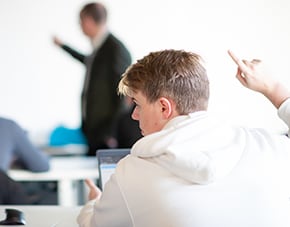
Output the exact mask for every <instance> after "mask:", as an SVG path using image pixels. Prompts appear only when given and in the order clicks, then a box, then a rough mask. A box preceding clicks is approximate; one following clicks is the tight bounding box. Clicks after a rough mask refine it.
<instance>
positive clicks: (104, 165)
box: [96, 148, 130, 190]
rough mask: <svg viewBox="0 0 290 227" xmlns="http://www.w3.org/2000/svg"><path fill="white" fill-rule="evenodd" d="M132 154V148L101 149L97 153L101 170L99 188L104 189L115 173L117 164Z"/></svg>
mask: <svg viewBox="0 0 290 227" xmlns="http://www.w3.org/2000/svg"><path fill="white" fill-rule="evenodd" d="M128 154H130V148H119V149H99V150H97V152H96V155H97V159H98V169H99V187H100V189H101V190H103V189H104V186H105V184H106V182H107V181H108V180H109V179H110V177H111V175H112V174H113V173H114V172H115V168H116V166H117V163H118V162H119V161H120V160H121V159H122V158H124V157H125V156H127V155H128Z"/></svg>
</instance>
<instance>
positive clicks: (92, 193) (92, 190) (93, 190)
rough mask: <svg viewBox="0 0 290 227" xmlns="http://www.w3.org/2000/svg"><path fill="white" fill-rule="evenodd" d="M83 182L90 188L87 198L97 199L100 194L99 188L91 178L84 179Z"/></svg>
mask: <svg viewBox="0 0 290 227" xmlns="http://www.w3.org/2000/svg"><path fill="white" fill-rule="evenodd" d="M85 182H86V184H87V186H88V187H89V189H90V192H89V196H88V199H89V200H93V199H97V200H99V199H100V198H101V195H102V192H101V190H100V189H99V188H98V187H97V186H96V185H95V183H94V182H93V181H92V180H90V179H86V180H85Z"/></svg>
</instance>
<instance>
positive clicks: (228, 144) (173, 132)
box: [131, 111, 246, 184]
mask: <svg viewBox="0 0 290 227" xmlns="http://www.w3.org/2000/svg"><path fill="white" fill-rule="evenodd" d="M245 140H246V139H245V133H244V130H243V129H242V128H233V127H230V126H228V125H225V124H224V123H222V122H221V121H220V119H214V118H211V117H209V115H208V113H207V112H205V111H200V112H195V113H192V114H189V115H183V116H178V117H176V118H174V119H172V120H171V121H169V122H168V123H167V124H166V125H165V127H164V128H163V129H162V130H161V131H159V132H156V133H153V134H150V135H148V136H145V137H143V138H142V139H140V140H138V141H137V142H136V143H135V144H134V146H133V147H132V150H131V154H132V155H134V156H138V157H139V158H143V159H147V160H148V161H151V162H154V163H158V165H160V166H162V167H164V168H166V169H167V170H168V171H170V172H171V173H173V174H174V175H177V176H179V177H181V178H183V179H185V180H187V181H190V182H192V183H197V184H208V183H211V182H213V181H215V180H216V179H219V178H222V177H225V176H226V175H228V174H229V173H230V172H231V170H232V169H233V168H234V167H235V166H236V165H237V163H238V161H239V160H240V158H241V155H242V153H243V151H244V148H245Z"/></svg>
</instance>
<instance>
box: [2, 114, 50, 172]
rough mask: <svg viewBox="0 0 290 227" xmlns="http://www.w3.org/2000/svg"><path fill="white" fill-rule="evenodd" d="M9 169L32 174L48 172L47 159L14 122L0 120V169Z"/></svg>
mask: <svg viewBox="0 0 290 227" xmlns="http://www.w3.org/2000/svg"><path fill="white" fill-rule="evenodd" d="M11 167H17V168H22V169H27V170H30V171H33V172H44V171H48V170H49V157H48V156H47V155H46V154H45V153H44V152H42V151H40V150H38V149H37V148H36V147H35V146H34V145H33V144H32V143H31V141H30V140H29V138H28V135H27V133H26V132H25V131H24V130H23V129H22V128H21V127H20V126H19V125H18V124H17V123H16V122H14V121H12V120H10V119H5V118H0V169H1V170H3V171H7V170H8V169H10V168H11Z"/></svg>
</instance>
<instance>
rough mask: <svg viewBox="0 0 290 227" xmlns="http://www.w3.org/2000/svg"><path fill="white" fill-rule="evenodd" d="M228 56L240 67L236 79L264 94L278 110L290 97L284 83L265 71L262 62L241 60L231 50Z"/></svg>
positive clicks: (289, 92)
mask: <svg viewBox="0 0 290 227" xmlns="http://www.w3.org/2000/svg"><path fill="white" fill-rule="evenodd" d="M228 54H229V55H230V57H231V58H232V59H233V61H234V62H235V63H236V64H237V66H238V69H237V74H236V77H237V79H238V80H239V81H240V82H241V84H242V85H243V86H245V87H247V88H249V89H251V90H253V91H257V92H260V93H262V94H263V95H264V96H265V97H267V98H268V99H269V100H270V101H271V102H272V104H273V105H274V106H275V107H276V108H277V109H278V108H279V107H280V105H281V104H282V103H283V102H284V101H285V100H286V99H287V98H289V97H290V91H289V90H288V89H287V88H286V87H285V86H284V85H283V84H282V83H280V82H279V81H277V80H275V79H274V78H273V77H270V76H269V75H267V73H265V72H264V71H263V65H262V64H261V60H258V59H253V60H252V61H247V60H241V59H239V58H238V57H237V56H236V55H235V54H234V53H233V52H232V51H231V50H229V51H228Z"/></svg>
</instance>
